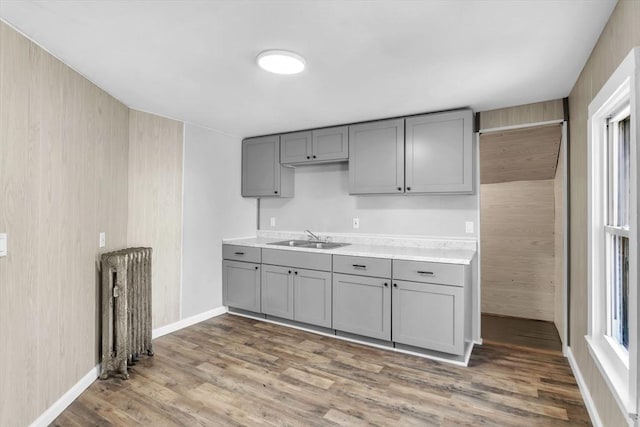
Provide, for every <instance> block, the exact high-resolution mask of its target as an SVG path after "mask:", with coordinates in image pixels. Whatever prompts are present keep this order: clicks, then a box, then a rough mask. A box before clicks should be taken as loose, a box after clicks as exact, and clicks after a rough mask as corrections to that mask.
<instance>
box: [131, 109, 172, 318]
mask: <svg viewBox="0 0 640 427" xmlns="http://www.w3.org/2000/svg"><path fill="white" fill-rule="evenodd" d="M129 129H130V132H129V221H128V230H129V232H128V238H127V243H128V245H129V246H151V247H153V296H152V297H153V327H154V328H158V327H160V326H165V325H168V324H170V323H173V322H177V321H178V320H180V307H181V304H180V298H181V289H180V276H181V265H182V153H183V149H182V145H183V124H182V122H177V121H175V120H170V119H166V118H163V117H159V116H155V115H153V114H148V113H143V112H140V111H136V110H130V114H129Z"/></svg>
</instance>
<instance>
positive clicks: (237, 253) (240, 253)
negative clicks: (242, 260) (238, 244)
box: [233, 252, 244, 255]
mask: <svg viewBox="0 0 640 427" xmlns="http://www.w3.org/2000/svg"><path fill="white" fill-rule="evenodd" d="M233 254H234V255H244V252H234V253H233Z"/></svg>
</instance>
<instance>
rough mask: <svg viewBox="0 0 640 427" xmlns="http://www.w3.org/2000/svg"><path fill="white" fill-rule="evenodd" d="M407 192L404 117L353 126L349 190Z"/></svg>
mask: <svg viewBox="0 0 640 427" xmlns="http://www.w3.org/2000/svg"><path fill="white" fill-rule="evenodd" d="M403 192H404V119H393V120H383V121H379V122H371V123H363V124H359V125H353V126H349V193H350V194H389V193H403Z"/></svg>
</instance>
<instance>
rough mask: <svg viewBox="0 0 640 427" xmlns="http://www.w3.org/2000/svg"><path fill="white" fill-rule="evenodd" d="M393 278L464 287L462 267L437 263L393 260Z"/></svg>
mask: <svg viewBox="0 0 640 427" xmlns="http://www.w3.org/2000/svg"><path fill="white" fill-rule="evenodd" d="M393 278H394V279H398V280H410V281H412V282H427V283H437V284H441V285H452V286H464V266H463V265H458V264H442V263H437V262H421V261H403V260H395V259H394V260H393Z"/></svg>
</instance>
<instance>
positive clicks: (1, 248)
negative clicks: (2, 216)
mask: <svg viewBox="0 0 640 427" xmlns="http://www.w3.org/2000/svg"><path fill="white" fill-rule="evenodd" d="M4 256H7V233H1V234H0V257H4Z"/></svg>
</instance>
